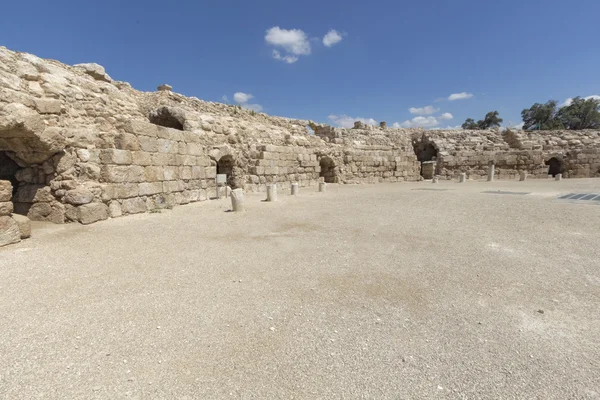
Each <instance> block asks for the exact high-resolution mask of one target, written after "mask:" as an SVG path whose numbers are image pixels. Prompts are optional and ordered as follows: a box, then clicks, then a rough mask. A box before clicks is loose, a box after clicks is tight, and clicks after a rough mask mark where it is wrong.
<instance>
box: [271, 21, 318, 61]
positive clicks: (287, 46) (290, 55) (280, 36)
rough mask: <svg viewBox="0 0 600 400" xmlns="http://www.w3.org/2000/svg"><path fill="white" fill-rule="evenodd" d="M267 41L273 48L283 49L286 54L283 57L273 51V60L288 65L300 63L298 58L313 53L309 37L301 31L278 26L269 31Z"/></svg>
mask: <svg viewBox="0 0 600 400" xmlns="http://www.w3.org/2000/svg"><path fill="white" fill-rule="evenodd" d="M265 41H266V42H267V43H268V44H270V45H271V46H275V47H279V48H281V49H283V50H284V51H285V52H286V54H285V55H281V53H280V52H279V51H277V50H275V51H273V58H274V59H276V60H281V61H283V62H285V63H288V64H293V63H295V62H296V61H298V57H297V56H307V55H309V54H310V52H311V48H310V41H309V39H308V35H306V33H304V31H302V30H300V29H281V28H280V27H278V26H274V27H273V28H270V29H267V33H266V35H265Z"/></svg>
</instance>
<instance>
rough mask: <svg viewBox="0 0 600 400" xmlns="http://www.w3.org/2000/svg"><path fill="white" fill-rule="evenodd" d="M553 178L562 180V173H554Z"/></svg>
mask: <svg viewBox="0 0 600 400" xmlns="http://www.w3.org/2000/svg"><path fill="white" fill-rule="evenodd" d="M554 179H556V180H557V181H562V174H556V176H555V177H554Z"/></svg>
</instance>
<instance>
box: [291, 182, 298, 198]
mask: <svg viewBox="0 0 600 400" xmlns="http://www.w3.org/2000/svg"><path fill="white" fill-rule="evenodd" d="M292 196H298V182H294V183H292Z"/></svg>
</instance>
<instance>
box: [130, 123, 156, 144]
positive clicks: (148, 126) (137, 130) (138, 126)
mask: <svg viewBox="0 0 600 400" xmlns="http://www.w3.org/2000/svg"><path fill="white" fill-rule="evenodd" d="M124 129H125V132H128V133H134V134H136V135H142V136H150V137H157V135H158V126H156V125H154V124H152V123H150V122H148V121H142V120H128V121H127V122H126V123H125V126H124ZM138 139H139V140H140V144H141V139H142V138H141V137H138ZM154 151H156V150H154Z"/></svg>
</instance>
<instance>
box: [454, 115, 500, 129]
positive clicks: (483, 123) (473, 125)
mask: <svg viewBox="0 0 600 400" xmlns="http://www.w3.org/2000/svg"><path fill="white" fill-rule="evenodd" d="M502 121H503V120H502V118H500V113H498V111H490V112H489V113H487V114H486V115H485V118H484V119H480V120H479V121H477V122H475V120H473V118H467V119H466V121H465V122H464V124H462V128H463V129H470V130H475V129H490V128H496V127H499V126H500V124H501V123H502Z"/></svg>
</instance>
